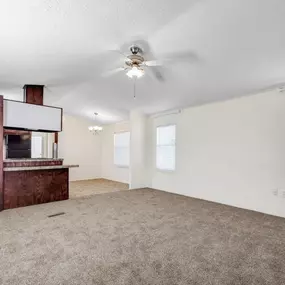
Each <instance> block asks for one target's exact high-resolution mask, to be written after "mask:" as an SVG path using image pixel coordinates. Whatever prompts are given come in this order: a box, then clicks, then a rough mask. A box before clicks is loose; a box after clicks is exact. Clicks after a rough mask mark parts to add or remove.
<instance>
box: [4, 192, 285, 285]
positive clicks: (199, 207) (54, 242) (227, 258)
mask: <svg viewBox="0 0 285 285" xmlns="http://www.w3.org/2000/svg"><path fill="white" fill-rule="evenodd" d="M62 211H64V212H66V214H65V215H62V216H57V217H53V218H48V217H47V216H48V215H50V214H54V213H57V212H62ZM0 284H5V285H6V284H8V285H16V284H17V285H27V284H30V285H37V284H39V285H44V284H46V285H51V284H57V285H59V284H61V285H65V284H66V285H72V284H74V285H79V284H82V285H83V284H84V285H88V284H100V285H101V284H102V285H103V284H104V285H105V284H106V285H109V284H116V285H123V284H124V285H125V284H129V285H132V284H143V285H146V284H149V285H153V284H163V285H174V284H180V285H181V284H193V285H194V284H195V285H200V284H201V285H206V284H207V285H210V284H211V285H224V284H226V285H241V284H243V285H263V284H268V285H283V284H285V219H281V218H277V217H272V216H267V215H263V214H259V213H255V212H251V211H245V210H241V209H236V208H232V207H228V206H224V205H219V204H215V203H210V202H205V201H201V200H196V199H192V198H187V197H183V196H178V195H173V194H169V193H165V192H160V191H155V190H148V189H142V190H132V191H122V192H115V193H107V194H100V195H95V196H90V197H89V198H82V199H72V200H69V201H62V202H56V203H50V204H45V205H37V206H31V207H26V208H18V209H13V210H7V211H4V212H1V213H0Z"/></svg>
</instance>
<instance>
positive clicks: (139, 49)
mask: <svg viewBox="0 0 285 285" xmlns="http://www.w3.org/2000/svg"><path fill="white" fill-rule="evenodd" d="M130 51H131V52H132V54H138V53H142V49H141V48H140V47H138V46H136V45H133V46H131V47H130Z"/></svg>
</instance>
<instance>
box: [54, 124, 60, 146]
mask: <svg viewBox="0 0 285 285" xmlns="http://www.w3.org/2000/svg"><path fill="white" fill-rule="evenodd" d="M61 120H62V119H61ZM54 143H58V133H54Z"/></svg>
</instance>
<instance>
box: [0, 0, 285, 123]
mask: <svg viewBox="0 0 285 285" xmlns="http://www.w3.org/2000/svg"><path fill="white" fill-rule="evenodd" d="M284 12H285V1H284V0H270V1H269V0H197V1H194V0H176V1H173V0H101V1H99V0H97V1H95V0H80V1H79V0H41V1H39V0H1V1H0V94H3V95H4V96H7V97H10V98H18V97H19V96H21V94H22V90H21V87H22V86H23V85H24V84H44V85H46V86H47V88H46V90H45V103H46V104H52V105H58V106H61V107H63V108H64V109H65V111H66V112H68V113H73V114H77V115H82V116H87V117H88V116H89V117H90V118H92V114H93V113H94V112H98V113H99V117H98V120H99V121H100V122H102V123H108V122H114V121H119V120H122V119H126V118H127V117H128V114H129V111H130V110H131V109H134V108H141V109H143V110H144V111H145V112H146V113H155V112H160V111H164V110H168V109H173V108H177V107H183V106H190V105H199V104H204V103H206V102H212V101H218V100H225V99H228V98H232V97H236V96H242V95H245V94H248V93H251V92H253V91H255V90H260V89H263V88H266V87H268V86H273V85H278V84H280V83H282V82H285V37H284V27H285V17H284ZM133 38H136V39H139V38H141V39H147V40H148V42H149V44H150V46H151V48H152V51H153V53H154V55H155V56H156V57H157V58H160V57H163V55H164V54H167V53H173V52H179V51H191V52H193V53H194V54H195V55H196V56H197V59H196V60H195V61H193V62H191V63H169V64H168V65H167V66H166V68H165V69H164V75H165V78H166V81H165V82H164V83H161V82H158V81H156V80H155V79H154V78H153V77H151V76H148V74H147V75H146V76H144V77H143V78H141V79H139V80H138V81H137V98H136V99H135V100H134V99H133V97H132V96H133V82H132V80H130V79H129V78H128V77H127V76H126V75H125V74H123V73H120V74H116V75H114V76H112V77H109V78H104V77H102V73H103V72H105V71H106V70H108V69H110V68H113V67H118V66H120V61H119V60H120V56H119V54H117V53H114V52H110V51H108V50H110V49H115V48H119V47H122V46H123V47H124V46H126V45H125V43H127V42H131V41H132V39H133Z"/></svg>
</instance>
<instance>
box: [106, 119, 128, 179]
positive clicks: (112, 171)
mask: <svg viewBox="0 0 285 285" xmlns="http://www.w3.org/2000/svg"><path fill="white" fill-rule="evenodd" d="M127 131H130V124H129V122H122V123H118V124H112V125H108V126H104V130H103V132H102V133H101V136H102V157H101V174H102V178H105V179H110V180H113V181H119V182H123V183H129V168H127V167H119V166H116V165H114V133H116V132H127Z"/></svg>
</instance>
